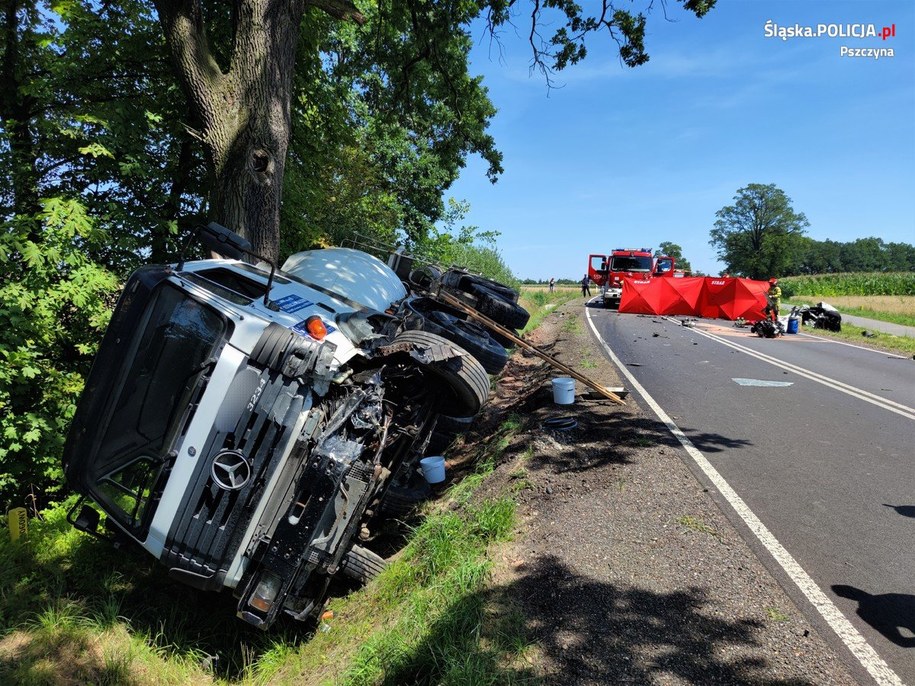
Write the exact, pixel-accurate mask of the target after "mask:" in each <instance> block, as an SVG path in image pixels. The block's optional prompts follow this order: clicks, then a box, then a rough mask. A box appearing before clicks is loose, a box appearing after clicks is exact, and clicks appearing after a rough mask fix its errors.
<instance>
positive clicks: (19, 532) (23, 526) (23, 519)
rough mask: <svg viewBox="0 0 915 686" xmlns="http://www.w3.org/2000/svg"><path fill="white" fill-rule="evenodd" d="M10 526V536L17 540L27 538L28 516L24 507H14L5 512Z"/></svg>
mask: <svg viewBox="0 0 915 686" xmlns="http://www.w3.org/2000/svg"><path fill="white" fill-rule="evenodd" d="M7 518H8V519H9V526H10V538H11V539H13V540H14V541H18V540H19V539H20V538H28V535H29V516H28V512H27V511H26V509H25V508H24V507H14V508H13V509H12V510H10V511H9V512H7Z"/></svg>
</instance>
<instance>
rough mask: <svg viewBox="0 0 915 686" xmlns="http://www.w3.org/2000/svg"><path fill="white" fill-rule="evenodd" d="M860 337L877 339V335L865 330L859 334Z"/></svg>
mask: <svg viewBox="0 0 915 686" xmlns="http://www.w3.org/2000/svg"><path fill="white" fill-rule="evenodd" d="M861 335H862V336H864V337H865V338H876V337H877V334H875V333H874V332H873V331H868V330H867V329H864V331H862V332H861Z"/></svg>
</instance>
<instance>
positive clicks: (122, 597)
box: [0, 536, 312, 684]
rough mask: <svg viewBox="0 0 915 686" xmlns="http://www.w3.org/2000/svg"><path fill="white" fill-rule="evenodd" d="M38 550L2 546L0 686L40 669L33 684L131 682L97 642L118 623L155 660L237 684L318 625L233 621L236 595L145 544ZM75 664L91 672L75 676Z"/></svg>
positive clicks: (125, 668) (86, 541)
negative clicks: (178, 568) (207, 586)
mask: <svg viewBox="0 0 915 686" xmlns="http://www.w3.org/2000/svg"><path fill="white" fill-rule="evenodd" d="M35 546H36V547H37V548H38V551H37V552H38V554H36V551H35V550H33V549H32V548H31V547H30V546H29V545H21V546H16V550H10V551H8V550H0V553H7V552H12V553H13V554H12V558H13V559H12V560H9V562H8V565H7V567H6V570H5V571H4V573H3V575H2V578H0V597H3V605H2V610H0V620H2V621H0V637H2V638H0V683H16V681H9V680H7V679H6V678H5V677H4V675H11V674H32V675H37V676H38V677H40V678H37V681H36V680H33V679H32V678H31V677H30V679H29V681H30V682H32V681H34V682H35V683H55V684H56V683H90V682H94V683H129V681H130V678H129V665H126V664H121V663H118V662H117V661H115V662H113V663H112V660H111V657H110V656H108V657H106V656H105V655H103V652H104V649H105V647H106V643H105V641H104V640H102V641H98V640H97V639H98V638H99V637H100V636H102V634H104V633H106V632H108V631H109V630H116V629H119V628H123V629H126V630H128V631H129V632H130V633H131V634H134V635H140V636H142V637H143V638H142V640H141V641H140V645H144V644H145V645H147V646H149V647H150V648H151V651H152V652H153V653H155V654H156V655H157V656H158V658H157V659H162V660H169V659H170V658H180V659H182V660H186V661H189V662H190V664H191V665H194V664H200V665H202V667H201V669H200V670H194V669H193V667H191V668H190V669H189V672H188V673H189V674H191V673H196V674H198V675H199V674H201V673H206V672H210V673H212V674H214V675H216V676H219V677H222V678H224V679H229V680H236V679H239V678H241V677H242V675H243V674H244V672H245V669H246V668H247V667H249V666H250V664H251V663H252V662H253V661H254V660H256V659H257V657H258V656H259V655H260V654H261V653H263V652H264V651H266V650H268V649H270V648H271V647H272V646H274V645H275V644H277V643H289V644H294V643H297V642H298V641H300V640H303V639H305V638H307V636H308V635H309V634H310V631H311V629H312V627H311V626H310V625H306V624H302V623H297V622H293V621H292V620H290V621H288V622H286V621H281V622H280V623H278V624H277V625H276V627H275V628H274V630H273V631H271V632H269V633H266V632H262V631H259V630H257V629H254V628H253V627H250V626H248V625H247V624H245V623H244V622H242V621H241V620H239V619H237V618H236V617H235V607H236V602H237V601H236V600H235V598H233V597H232V596H231V594H230V593H204V592H200V591H197V590H195V589H192V588H190V587H188V586H184V585H182V584H180V583H178V582H176V581H174V580H172V579H170V578H169V577H168V574H167V571H166V570H165V568H164V567H161V566H160V565H159V564H158V563H157V562H156V561H155V560H152V559H151V558H149V556H148V555H146V553H145V552H143V551H140V550H136V549H129V550H123V549H121V550H115V549H114V548H113V547H112V546H111V545H109V544H108V543H106V542H101V541H96V540H94V539H92V538H89V537H88V536H81V537H80V538H79V540H77V541H76V542H75V543H72V545H71V546H70V547H69V549H68V550H67V551H66V554H65V555H61V556H48V555H47V551H46V550H44V551H43V550H41V544H39V543H35ZM44 558H49V559H44ZM87 640H88V641H89V642H90V643H92V644H94V646H93V647H92V648H91V649H87V648H86V645H85V644H84V643H85V641H87ZM127 640H129V639H127V638H126V636H125V637H122V641H127ZM125 645H126V644H124V645H121V648H122V649H123V648H124V647H125ZM74 665H80V666H79V670H78V672H79V673H80V674H84V675H85V674H91V675H93V677H92V678H91V679H89V681H86V680H85V679H77V680H76V681H73V680H72V679H71V678H70V677H69V676H68V675H70V674H72V673H73V669H74ZM203 665H205V666H203ZM106 675H107V676H106ZM119 675H120V676H119Z"/></svg>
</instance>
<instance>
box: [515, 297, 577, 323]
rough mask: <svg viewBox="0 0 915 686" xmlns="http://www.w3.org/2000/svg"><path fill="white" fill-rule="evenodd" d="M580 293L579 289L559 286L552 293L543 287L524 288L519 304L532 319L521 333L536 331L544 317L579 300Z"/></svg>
mask: <svg viewBox="0 0 915 686" xmlns="http://www.w3.org/2000/svg"><path fill="white" fill-rule="evenodd" d="M579 293H580V291H579V290H578V289H575V288H566V287H560V286H557V287H556V290H555V291H553V292H552V293H550V292H549V290H548V289H546V288H543V287H537V286H522V287H521V297H520V298H519V301H518V302H519V303H520V304H521V306H522V307H523V308H524V309H526V310H527V311H528V312H529V313H530V315H531V318H530V320H528V322H527V326H525V327H524V329H522V331H521V333H522V334H524V333H526V332H528V331H533V330H534V329H536V328H537V327H538V326H540V324H541V323H542V322H543V319H544V317H546V316H547V315H548V314H549V313H550V312H552V311H553V310H554V309H556V308H557V307H558V306H559V305H562V304H563V303H567V302H569V301H570V300H574V299H575V298H577V297H578V296H579Z"/></svg>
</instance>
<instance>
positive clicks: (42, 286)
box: [0, 198, 117, 504]
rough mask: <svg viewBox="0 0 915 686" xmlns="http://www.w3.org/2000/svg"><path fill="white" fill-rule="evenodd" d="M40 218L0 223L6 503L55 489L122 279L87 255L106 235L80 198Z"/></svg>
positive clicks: (51, 204)
mask: <svg viewBox="0 0 915 686" xmlns="http://www.w3.org/2000/svg"><path fill="white" fill-rule="evenodd" d="M42 207H43V210H42V212H41V214H40V215H39V217H38V220H39V222H40V226H41V232H40V234H39V235H38V236H30V235H29V230H28V229H29V227H30V226H31V222H30V221H10V222H6V223H5V224H4V225H2V228H0V262H2V264H3V273H4V275H5V276H4V277H3V278H2V280H0V360H2V364H0V503H2V502H6V503H17V504H21V503H22V498H24V497H25V496H26V494H27V493H28V492H29V491H30V489H31V487H33V486H34V487H37V488H38V489H39V490H46V491H54V490H55V489H56V488H57V487H58V486H59V481H60V477H61V468H60V454H61V447H62V445H63V441H64V437H65V435H66V431H67V427H68V425H69V421H70V419H71V418H72V416H73V412H74V409H75V404H76V400H77V397H78V395H79V393H80V391H81V390H82V386H83V375H84V373H85V372H86V371H87V368H88V364H89V361H90V360H91V359H92V355H93V353H94V351H95V347H96V342H97V341H98V339H99V337H100V334H101V332H102V331H103V330H104V328H105V326H106V324H107V322H108V317H109V309H108V306H107V303H109V302H110V299H111V296H112V294H113V292H114V291H115V289H116V287H117V280H116V279H115V277H114V276H113V275H112V274H111V273H110V272H109V271H108V270H106V269H105V268H104V267H101V266H100V265H98V264H96V263H95V262H94V261H92V260H91V259H90V258H89V257H88V254H89V253H91V252H92V251H93V250H94V249H97V248H98V246H99V245H101V244H103V243H104V242H105V241H106V238H107V237H106V235H105V233H104V232H102V231H100V230H99V229H98V228H97V227H96V224H95V222H94V221H93V220H92V219H91V218H90V217H89V216H88V215H87V214H86V210H85V208H84V207H83V206H82V205H81V204H80V203H79V202H77V201H75V200H65V199H61V198H50V199H47V200H45V201H44V202H43V203H42Z"/></svg>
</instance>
